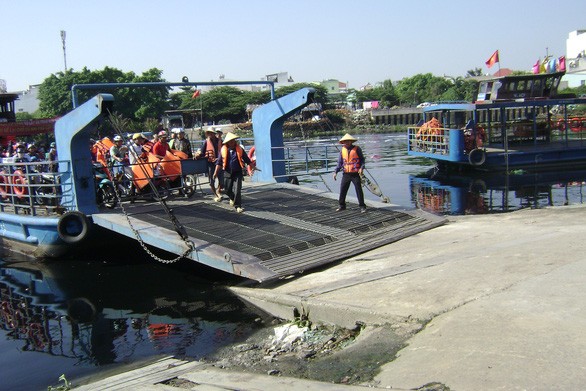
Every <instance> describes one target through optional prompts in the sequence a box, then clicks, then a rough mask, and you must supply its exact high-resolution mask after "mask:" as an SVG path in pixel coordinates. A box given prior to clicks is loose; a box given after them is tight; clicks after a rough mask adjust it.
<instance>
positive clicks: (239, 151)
mask: <svg viewBox="0 0 586 391" xmlns="http://www.w3.org/2000/svg"><path fill="white" fill-rule="evenodd" d="M239 138H240V137H239V136H237V135H235V134H234V133H231V132H230V133H228V134H226V136H225V137H224V145H222V150H221V153H220V160H219V164H220V165H221V167H222V168H223V169H224V191H225V193H226V195H227V196H228V198H230V205H232V206H233V207H234V208H236V212H238V213H242V212H244V209H243V208H242V196H241V193H242V180H243V179H244V167H245V165H246V164H251V161H250V158H249V157H248V155H247V154H246V152H245V151H244V148H242V147H241V146H240V145H239V144H238V143H237V140H238V139H239Z"/></svg>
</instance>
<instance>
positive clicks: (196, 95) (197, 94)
mask: <svg viewBox="0 0 586 391" xmlns="http://www.w3.org/2000/svg"><path fill="white" fill-rule="evenodd" d="M200 93H201V91H200V90H195V91H194V92H193V95H191V99H195V98H197V97H198V96H199V94H200Z"/></svg>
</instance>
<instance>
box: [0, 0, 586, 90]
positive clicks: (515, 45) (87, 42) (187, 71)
mask: <svg viewBox="0 0 586 391" xmlns="http://www.w3.org/2000/svg"><path fill="white" fill-rule="evenodd" d="M580 29H586V1H585V0H561V1H559V2H555V1H552V0H547V1H546V0H507V1H505V0H492V1H472V0H452V1H451V0H444V1H437V0H407V1H405V0H354V1H351V0H294V1H282V0H264V1H263V0H248V1H237V0H231V1H227V0H224V1H222V0H215V1H212V0H208V1H201V0H161V1H152V0H142V1H140V0H99V1H84V0H0V34H1V36H2V39H1V40H0V79H4V80H5V81H6V84H7V87H8V90H9V91H19V90H23V89H26V88H27V87H28V86H29V85H31V84H39V83H42V82H43V80H44V79H45V78H46V77H48V76H49V75H51V74H52V73H56V72H59V71H63V70H64V59H63V49H62V42H61V36H60V31H61V30H65V31H66V32H67V39H66V49H67V67H68V68H72V69H73V70H74V71H79V70H81V69H82V68H83V67H84V66H85V67H87V68H88V69H90V70H92V71H93V70H99V69H103V68H104V67H105V66H110V67H114V68H118V69H120V70H122V71H124V72H129V71H133V72H135V73H136V74H141V73H142V72H143V71H146V70H148V69H150V68H159V69H162V70H163V78H165V79H166V80H167V81H171V82H175V81H180V80H181V77H182V76H184V75H186V76H188V77H189V79H190V81H209V80H217V79H218V77H219V75H220V74H224V75H225V76H226V78H227V79H234V80H259V79H260V78H261V77H263V76H264V75H267V74H271V73H277V72H289V75H290V76H292V77H293V79H294V80H295V82H310V81H322V80H325V79H339V80H340V81H346V82H348V83H349V87H351V88H360V87H361V86H363V85H365V84H367V83H371V84H374V83H377V82H382V81H384V80H386V79H391V80H393V81H396V80H400V79H402V78H404V77H410V76H413V75H415V74H418V73H428V72H429V73H432V74H434V75H436V76H442V75H449V76H464V75H465V74H466V71H467V70H469V69H474V68H481V69H482V70H483V72H485V73H487V72H490V73H494V72H495V71H496V70H497V69H498V67H497V66H494V67H493V68H491V69H490V70H488V69H487V68H486V66H485V65H484V62H485V61H486V60H487V59H488V58H489V57H490V55H491V54H492V53H493V52H494V51H495V50H497V49H498V50H499V53H500V60H501V62H500V66H501V67H502V68H511V69H514V70H531V66H532V65H533V64H534V63H535V61H536V60H537V59H539V58H543V57H544V56H545V54H546V50H547V51H548V53H549V54H550V55H553V56H556V57H559V56H562V55H564V54H565V49H566V39H567V38H568V34H569V33H570V32H571V31H574V30H580Z"/></svg>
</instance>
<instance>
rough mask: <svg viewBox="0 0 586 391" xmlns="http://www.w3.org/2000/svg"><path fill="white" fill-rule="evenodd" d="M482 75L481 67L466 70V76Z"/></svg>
mask: <svg viewBox="0 0 586 391" xmlns="http://www.w3.org/2000/svg"><path fill="white" fill-rule="evenodd" d="M474 76H482V69H481V68H474V69H468V71H466V77H474Z"/></svg>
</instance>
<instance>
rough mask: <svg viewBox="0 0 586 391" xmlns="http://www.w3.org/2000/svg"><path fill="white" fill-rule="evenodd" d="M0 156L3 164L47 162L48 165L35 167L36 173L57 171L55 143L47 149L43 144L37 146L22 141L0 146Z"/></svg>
mask: <svg viewBox="0 0 586 391" xmlns="http://www.w3.org/2000/svg"><path fill="white" fill-rule="evenodd" d="M0 156H1V157H2V158H4V159H5V160H3V161H4V162H8V163H35V162H40V161H47V162H49V163H48V164H44V165H39V166H38V167H36V170H38V171H51V172H55V171H57V149H56V147H55V142H51V143H50V144H49V147H45V145H44V144H41V145H39V146H37V144H35V143H28V144H27V143H25V142H22V141H16V142H13V141H11V142H9V143H8V145H6V146H0Z"/></svg>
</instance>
